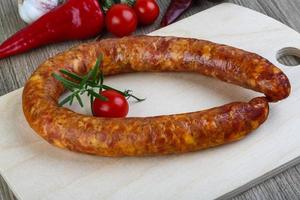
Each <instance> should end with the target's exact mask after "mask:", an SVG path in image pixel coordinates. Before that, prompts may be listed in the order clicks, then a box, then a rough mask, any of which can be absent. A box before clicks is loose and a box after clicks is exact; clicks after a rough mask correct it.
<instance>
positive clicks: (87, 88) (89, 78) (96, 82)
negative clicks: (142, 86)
mask: <svg viewBox="0 0 300 200" xmlns="http://www.w3.org/2000/svg"><path fill="white" fill-rule="evenodd" d="M102 59H103V57H102V55H101V56H100V57H99V58H98V59H97V61H96V64H95V65H94V66H93V68H92V69H91V70H90V71H89V72H88V73H87V74H86V75H85V76H79V75H77V74H75V73H72V72H70V71H68V70H65V69H62V70H59V72H60V73H61V74H62V75H64V76H65V77H67V78H64V77H63V76H61V75H60V74H57V73H53V74H52V76H53V77H54V78H55V79H56V80H58V81H59V82H60V83H61V84H63V86H64V87H65V88H66V89H67V90H69V91H70V92H71V94H70V95H69V96H67V97H66V98H65V99H63V100H62V101H61V102H59V106H63V105H65V104H67V103H69V105H72V104H73V102H74V99H76V100H77V102H78V103H79V105H80V106H81V107H83V106H84V105H83V101H82V99H81V96H82V95H83V94H85V93H87V96H88V97H89V98H90V105H91V108H92V104H93V102H94V100H95V98H98V99H100V100H102V101H108V99H107V98H106V97H105V96H102V95H101V92H102V91H103V90H115V91H117V92H119V93H120V94H122V95H123V96H124V97H126V98H127V99H129V98H134V99H135V100H137V101H138V102H141V101H144V100H145V99H141V98H138V97H136V96H134V95H133V94H132V91H131V90H125V91H124V92H122V91H120V90H117V89H115V88H113V87H110V86H108V85H105V84H104V76H103V73H102V70H101V69H100V65H101V62H102ZM95 90H96V91H97V92H96V91H95Z"/></svg>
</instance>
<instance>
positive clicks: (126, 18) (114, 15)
mask: <svg viewBox="0 0 300 200" xmlns="http://www.w3.org/2000/svg"><path fill="white" fill-rule="evenodd" d="M105 23H106V27H107V29H108V30H109V32H111V33H113V34H114V35H116V36H118V37H123V36H127V35H130V34H131V33H132V32H134V31H135V29H136V26H137V16H136V14H135V12H134V10H133V9H132V8H131V7H130V6H128V5H126V4H115V5H113V6H112V7H111V8H110V9H109V10H108V11H107V13H106V19H105Z"/></svg>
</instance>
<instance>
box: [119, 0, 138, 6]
mask: <svg viewBox="0 0 300 200" xmlns="http://www.w3.org/2000/svg"><path fill="white" fill-rule="evenodd" d="M135 2H136V1H135V0H119V3H125V4H128V5H130V6H134V4H135Z"/></svg>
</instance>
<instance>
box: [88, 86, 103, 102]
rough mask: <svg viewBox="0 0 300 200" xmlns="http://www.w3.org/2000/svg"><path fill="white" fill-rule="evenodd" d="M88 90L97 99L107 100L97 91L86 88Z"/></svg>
mask: <svg viewBox="0 0 300 200" xmlns="http://www.w3.org/2000/svg"><path fill="white" fill-rule="evenodd" d="M88 92H89V93H90V94H91V95H92V96H94V97H96V98H97V99H100V100H102V101H108V99H107V98H106V97H104V96H102V95H100V94H98V93H97V92H95V91H94V90H92V89H90V90H88Z"/></svg>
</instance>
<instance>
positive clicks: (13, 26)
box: [0, 0, 300, 200]
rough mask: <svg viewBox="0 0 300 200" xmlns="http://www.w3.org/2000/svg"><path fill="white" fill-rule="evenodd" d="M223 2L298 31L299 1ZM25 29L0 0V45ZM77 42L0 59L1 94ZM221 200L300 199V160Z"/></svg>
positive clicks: (9, 0)
mask: <svg viewBox="0 0 300 200" xmlns="http://www.w3.org/2000/svg"><path fill="white" fill-rule="evenodd" d="M158 2H159V4H160V8H161V11H162V12H161V13H163V12H164V10H165V9H166V7H167V5H168V3H169V2H170V0H158ZM216 2H217V1H215V3H214V2H208V1H206V0H202V1H201V0H197V1H195V3H194V6H193V7H192V8H191V9H190V10H189V11H188V12H186V13H185V14H184V15H183V16H182V18H184V17H187V16H190V15H192V14H194V13H196V12H199V11H202V10H205V9H207V8H209V7H212V6H214V5H216V4H217V3H216ZM223 2H232V3H236V4H239V5H242V6H245V7H248V8H251V9H254V10H257V11H259V12H261V13H264V14H266V15H269V16H270V17H273V18H275V19H277V20H279V21H281V22H283V23H284V24H287V25H288V26H290V27H292V28H293V29H295V30H297V31H298V32H300V20H299V19H300V0H268V1H261V0H228V1H223ZM161 17H162V16H160V18H161ZM237 17H238V16H237ZM159 21H160V20H158V21H157V23H156V24H154V25H152V26H149V27H144V28H140V29H139V30H137V32H136V34H144V33H149V32H151V31H153V30H155V29H157V28H158V27H159ZM24 26H25V24H24V23H23V22H22V21H21V20H20V18H19V17H18V12H17V0H1V1H0V42H1V41H3V40H4V39H5V38H7V37H9V36H10V35H11V34H13V33H14V32H16V31H17V30H19V29H20V28H22V27H24ZM108 36H109V35H108V34H106V35H103V37H108ZM76 43H79V42H68V43H62V44H59V45H50V46H47V47H44V48H39V49H37V50H35V51H32V52H29V53H27V54H23V55H20V56H15V57H12V58H9V59H4V60H0V95H4V94H6V93H8V92H11V91H13V90H15V89H17V88H20V87H22V86H23V85H24V82H25V80H26V79H27V78H28V77H29V76H30V74H31V73H32V72H33V71H34V69H35V68H36V66H37V65H38V64H39V63H41V62H42V61H43V60H45V59H46V58H48V57H49V56H51V55H54V54H56V53H57V52H60V51H62V50H65V49H67V48H69V47H70V46H73V45H74V44H76ZM283 62H286V63H289V64H296V63H297V62H298V63H299V59H298V60H297V59H283ZM20 114H21V113H20ZM24 173H26V172H24ZM28 181H30V180H28ZM12 199H15V197H14V195H13V194H12V192H11V191H10V190H9V188H8V186H7V184H6V183H5V181H4V180H3V179H2V178H1V177H0V200H12ZM220 199H234V200H250V199H259V200H260V199H278V200H284V199H291V200H293V199H300V159H297V160H294V161H293V162H291V163H288V164H287V165H285V166H283V167H282V168H280V169H277V170H275V171H273V172H270V173H268V174H266V175H265V176H264V177H263V178H259V179H258V180H254V181H252V182H251V183H249V184H247V185H245V186H243V187H242V188H238V189H237V190H235V191H232V192H230V193H229V194H227V195H225V196H224V197H221V198H220Z"/></svg>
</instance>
